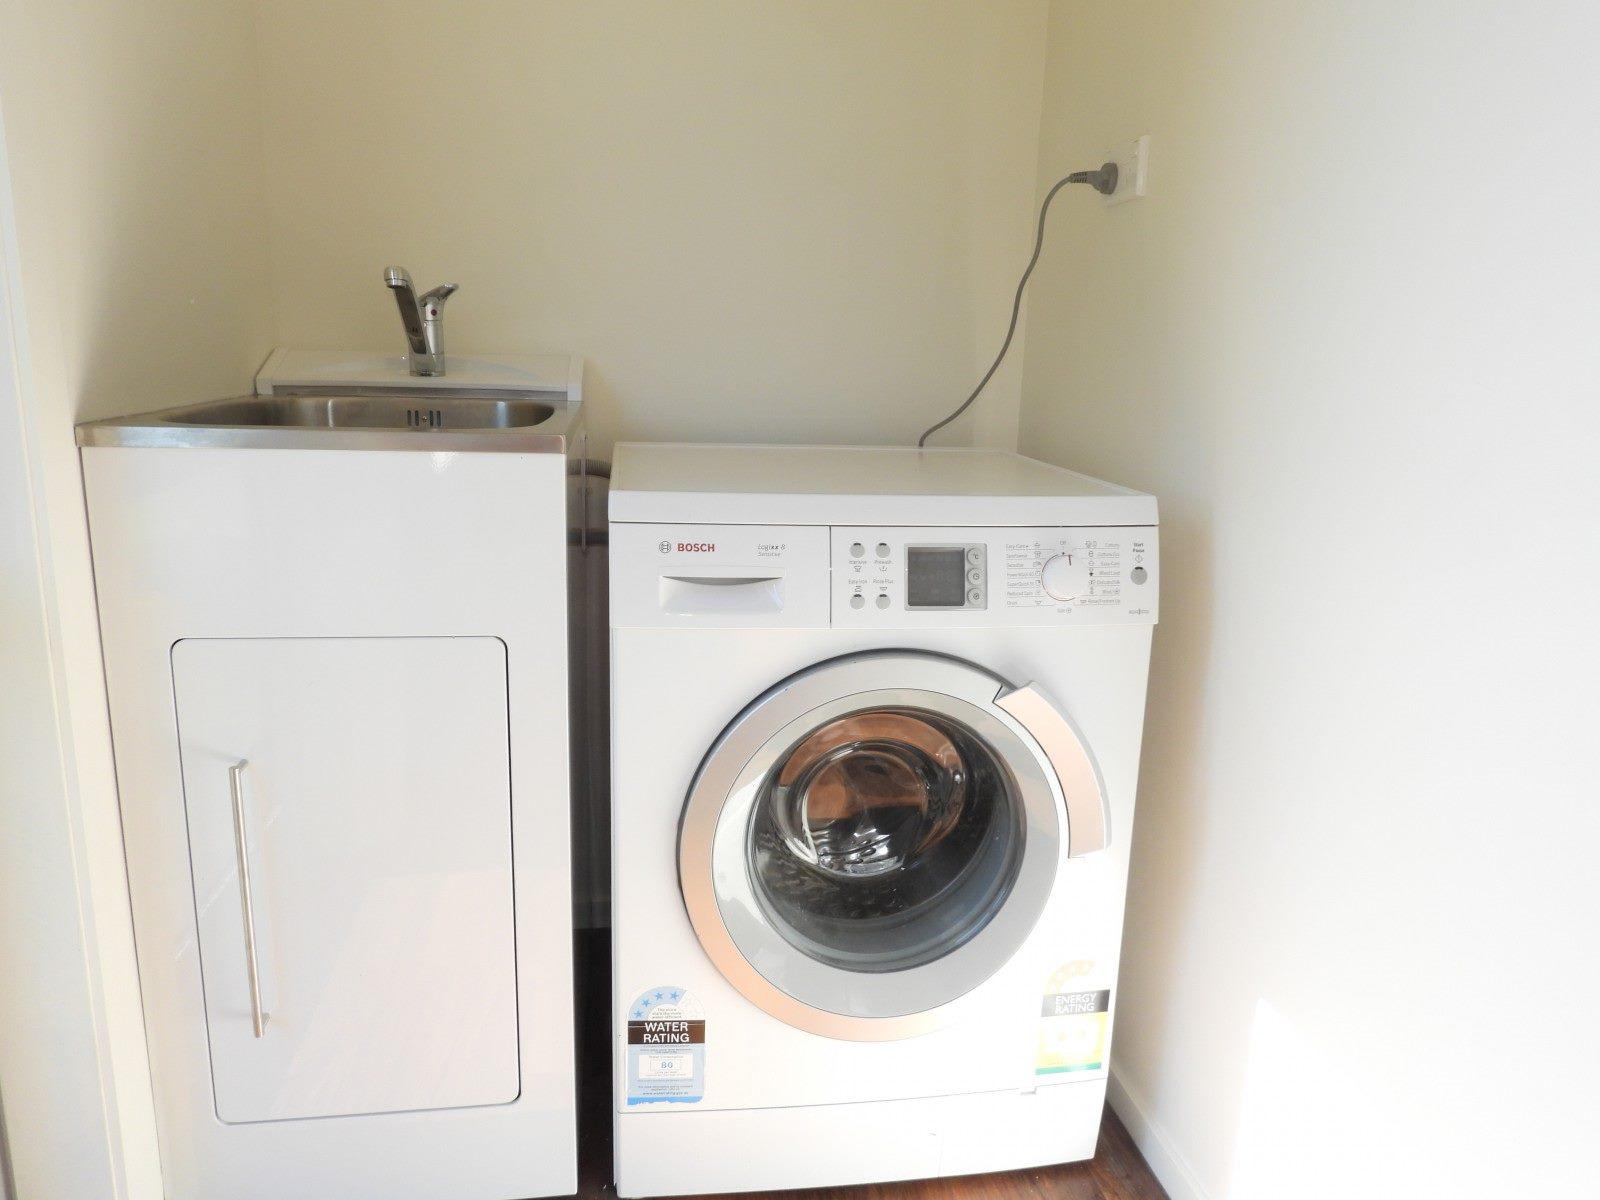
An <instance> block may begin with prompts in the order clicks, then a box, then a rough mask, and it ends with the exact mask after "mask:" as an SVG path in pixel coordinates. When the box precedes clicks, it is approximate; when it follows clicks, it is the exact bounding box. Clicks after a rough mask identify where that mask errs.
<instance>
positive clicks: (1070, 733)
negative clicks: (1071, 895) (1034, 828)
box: [994, 683, 1111, 858]
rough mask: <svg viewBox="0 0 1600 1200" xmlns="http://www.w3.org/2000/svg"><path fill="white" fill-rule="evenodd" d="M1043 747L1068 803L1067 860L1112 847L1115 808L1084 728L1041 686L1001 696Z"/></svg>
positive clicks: (1002, 702)
mask: <svg viewBox="0 0 1600 1200" xmlns="http://www.w3.org/2000/svg"><path fill="white" fill-rule="evenodd" d="M994 702H995V704H996V705H998V706H999V707H1000V708H1002V709H1004V710H1005V711H1006V712H1008V713H1010V714H1011V716H1012V717H1014V718H1015V719H1016V720H1017V722H1018V723H1019V724H1020V725H1021V726H1022V727H1023V728H1024V729H1026V730H1027V731H1028V732H1029V733H1030V734H1031V735H1032V736H1033V740H1034V741H1036V742H1038V743H1039V748H1040V749H1041V750H1043V751H1044V756H1045V758H1046V759H1048V760H1049V762H1050V767H1051V769H1052V770H1054V771H1055V773H1056V779H1057V780H1058V781H1059V782H1060V784H1061V795H1062V796H1063V797H1064V798H1065V800H1066V802H1067V857H1068V858H1082V857H1083V856H1084V855H1085V854H1093V853H1095V851H1097V850H1104V849H1105V848H1106V847H1107V846H1109V845H1110V844H1111V807H1110V805H1109V803H1108V802H1107V800H1106V788H1105V782H1104V781H1103V780H1102V779H1101V778H1100V767H1099V765H1098V764H1097V763H1096V762H1095V761H1094V755H1093V754H1092V753H1090V751H1089V746H1088V743H1087V742H1085V741H1084V740H1083V735H1082V734H1081V733H1079V732H1078V727H1077V726H1076V725H1074V724H1073V723H1072V721H1071V720H1070V719H1069V718H1068V717H1067V715H1066V714H1065V713H1064V712H1062V710H1061V706H1060V705H1059V704H1057V703H1056V702H1055V701H1054V700H1052V699H1050V697H1049V696H1048V695H1046V694H1045V693H1044V692H1043V691H1042V690H1041V689H1040V688H1039V686H1038V685H1037V684H1034V683H1029V684H1025V685H1023V686H1022V687H1019V688H1013V689H1011V690H1010V691H1003V692H1001V693H1000V694H999V695H998V696H996V697H995V701H994Z"/></svg>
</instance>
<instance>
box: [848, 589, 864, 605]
mask: <svg viewBox="0 0 1600 1200" xmlns="http://www.w3.org/2000/svg"><path fill="white" fill-rule="evenodd" d="M866 606H867V598H866V597H865V596H863V595H862V594H861V593H860V592H857V593H856V594H855V595H854V596H851V597H850V607H851V608H865V607H866Z"/></svg>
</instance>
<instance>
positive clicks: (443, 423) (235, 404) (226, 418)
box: [156, 394, 556, 430]
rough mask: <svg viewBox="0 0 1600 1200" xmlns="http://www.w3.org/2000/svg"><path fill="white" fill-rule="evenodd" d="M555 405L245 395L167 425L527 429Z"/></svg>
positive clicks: (173, 412) (176, 411) (174, 416)
mask: <svg viewBox="0 0 1600 1200" xmlns="http://www.w3.org/2000/svg"><path fill="white" fill-rule="evenodd" d="M555 411H556V410H555V407H554V406H553V405H550V404H544V403H541V402H540V401H538V400H533V399H505V398H502V397H493V398H470V397H460V396H449V397H444V396H437V395H426V394H414V395H395V396H309V395H307V396H241V397H239V398H238V399H235V400H216V401H207V402H205V403H202V404H190V405H185V406H184V407H182V408H173V409H167V410H166V411H165V412H162V413H159V414H156V415H157V417H158V419H159V420H161V421H163V422H165V423H166V424H168V425H202V426H212V427H217V428H249V427H257V428H271V429H280V428H285V427H289V428H294V429H416V430H443V429H526V428H528V427H530V426H533V425H542V424H543V423H544V422H546V421H548V420H549V419H550V418H551V417H552V416H554V415H555Z"/></svg>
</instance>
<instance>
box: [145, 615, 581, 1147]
mask: <svg viewBox="0 0 1600 1200" xmlns="http://www.w3.org/2000/svg"><path fill="white" fill-rule="evenodd" d="M172 679H173V689H174V693H175V698H176V702H177V712H178V740H179V751H180V754H181V756H182V767H183V786H184V797H183V799H184V804H185V808H186V817H187V821H188V829H189V849H190V863H191V869H192V872H193V881H192V882H193V886H194V900H195V919H196V926H197V930H198V935H199V944H200V964H201V966H200V971H201V978H202V984H203V989H204V996H205V1011H206V1025H207V1030H206V1032H207V1037H208V1039H209V1042H210V1049H211V1075H212V1085H213V1089H214V1093H215V1098H216V1112H217V1116H218V1118H219V1119H221V1120H222V1121H225V1122H247V1121H274V1120H284V1119H289V1118H297V1117H329V1116H340V1115H347V1114H352V1113H380V1112H398V1111H406V1110H415V1109H439V1108H456V1107H462V1106H466V1105H482V1104H502V1103H506V1102H508V1101H511V1100H514V1099H515V1098H516V1097H517V1095H518V1092H519V1062H518V1048H517V995H516V953H515V945H514V928H513V913H512V876H511V835H512V831H511V790H510V762H509V746H508V743H507V715H506V658H505V646H504V644H503V643H502V642H501V641H500V640H499V639H497V638H487V637H464V638H422V637H419V638H243V639H186V640H183V641H180V642H177V643H176V644H175V645H174V646H173V648H172ZM563 769H564V768H563ZM241 868H242V870H241ZM246 885H247V886H246ZM247 913H248V914H249V916H250V917H251V918H252V919H251V920H249V921H247V919H246V916H247ZM252 956H253V963H252ZM253 981H254V983H255V984H256V985H258V986H257V987H256V989H255V990H257V991H258V993H259V1003H256V1002H255V1001H254V1000H253V998H252V990H253V989H252V983H253ZM257 1010H259V1014H260V1016H261V1021H260V1022H258V1020H257V1015H258V1014H257ZM258 1025H259V1032H258Z"/></svg>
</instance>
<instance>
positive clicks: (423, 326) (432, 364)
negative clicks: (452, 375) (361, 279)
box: [383, 267, 456, 375]
mask: <svg viewBox="0 0 1600 1200" xmlns="http://www.w3.org/2000/svg"><path fill="white" fill-rule="evenodd" d="M383 282H384V284H385V285H386V286H387V287H389V288H390V289H391V290H393V292H394V300H395V305H396V306H397V307H398V308H399V309H400V323H401V324H402V325H404V326H405V330H406V344H407V345H408V346H409V347H410V351H411V352H410V354H409V355H407V361H408V363H409V365H410V368H411V373H412V374H413V375H443V374H444V302H445V301H446V300H448V299H449V298H450V296H451V294H452V293H454V292H455V291H456V285H455V284H453V283H442V284H440V285H439V286H438V287H436V288H434V289H433V290H432V291H428V292H424V293H423V294H422V295H421V296H420V297H419V296H418V295H417V289H416V287H415V286H414V285H413V284H412V282H411V273H410V272H409V271H407V270H406V269H405V268H404V267H388V268H386V269H385V270H384V272H383Z"/></svg>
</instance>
